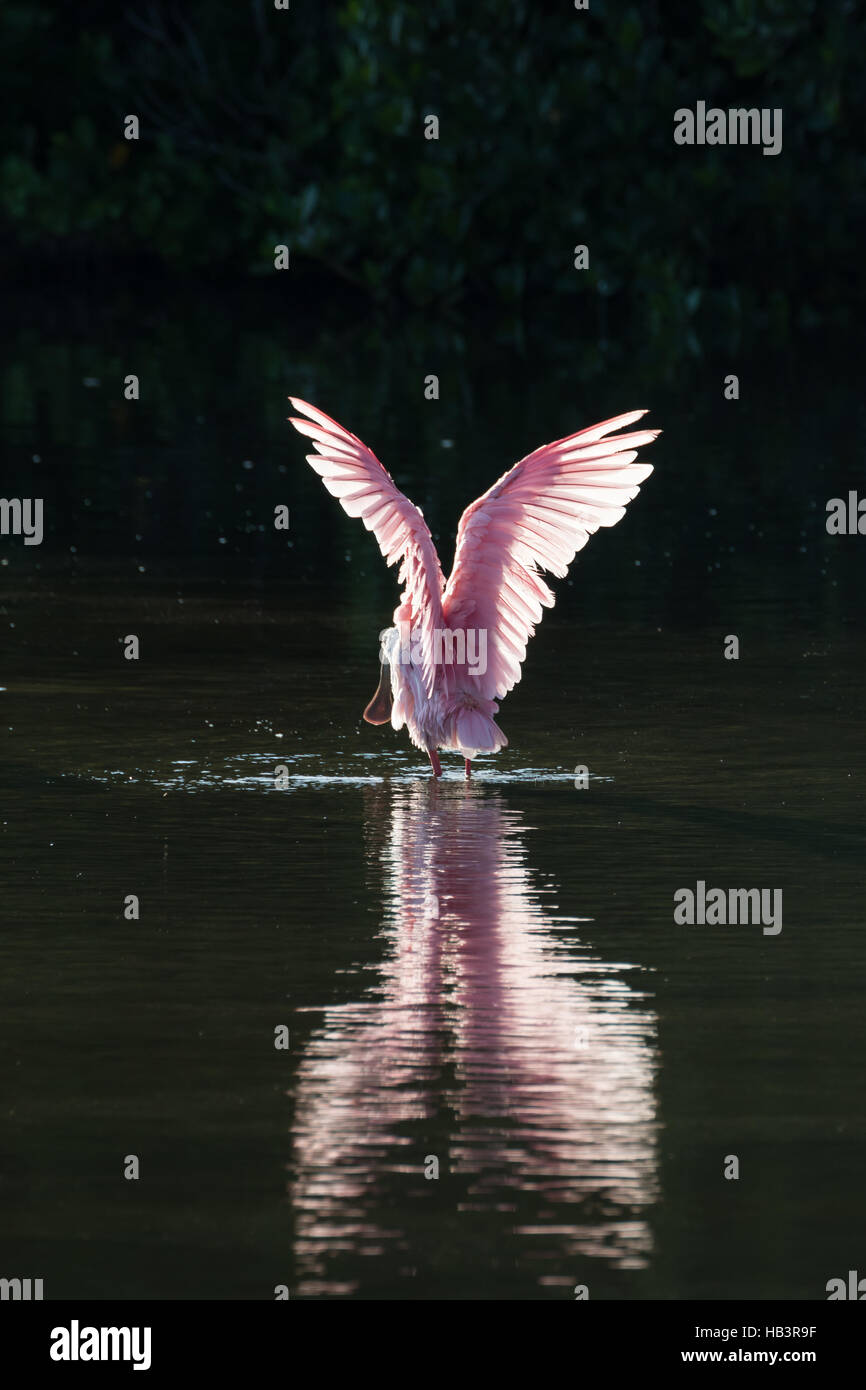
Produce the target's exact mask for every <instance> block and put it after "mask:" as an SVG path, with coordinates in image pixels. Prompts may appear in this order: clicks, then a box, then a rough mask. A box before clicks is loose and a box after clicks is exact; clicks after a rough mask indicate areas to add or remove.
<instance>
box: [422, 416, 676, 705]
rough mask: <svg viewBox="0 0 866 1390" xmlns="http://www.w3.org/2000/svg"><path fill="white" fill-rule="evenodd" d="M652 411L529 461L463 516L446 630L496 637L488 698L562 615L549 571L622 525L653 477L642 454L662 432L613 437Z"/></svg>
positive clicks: (511, 679) (491, 641)
mask: <svg viewBox="0 0 866 1390" xmlns="http://www.w3.org/2000/svg"><path fill="white" fill-rule="evenodd" d="M645 414H646V411H645V410H633V411H630V412H629V413H628V414H626V415H617V416H615V417H614V418H613V419H612V420H605V421H604V422H603V423H602V424H600V425H594V426H593V427H592V428H591V429H586V430H581V431H580V432H579V433H578V434H572V435H568V436H567V437H566V438H565V439H558V440H556V441H555V443H553V444H544V445H542V447H541V448H540V449H536V450H535V452H534V453H532V454H527V456H526V458H524V459H521V461H520V463H517V464H515V465H514V467H513V468H512V469H511V470H510V471H509V472H508V473H505V474H504V475H503V477H501V478H500V479H499V481H498V482H496V483H494V484H493V487H491V488H489V489H488V491H487V492H485V493H484V496H483V497H479V498H478V500H477V502H473V503H472V505H471V506H470V507H467V509H466V511H465V512H464V513H463V516H462V517H461V518H460V526H459V528H458V531H457V549H456V553H455V556H454V569H453V570H452V572H451V576H450V578H449V580H448V584H447V586H446V588H445V593H444V595H443V599H442V608H443V614H444V619H445V626H446V627H448V628H452V629H463V630H464V631H465V630H468V629H471V628H474V629H476V630H480V629H486V631H487V669H486V672H485V674H484V675H483V676H478V677H473V687H474V685H475V684H476V683H477V687H478V694H479V695H480V696H483V697H484V698H486V699H494V700H501V699H502V698H503V696H505V695H507V693H508V691H509V690H511V689H512V687H513V686H515V685H516V684H517V682H518V681H519V680H520V666H521V663H522V662H523V660H524V658H525V656H526V643H527V642H528V640H529V638H530V637H531V636H532V634H533V633H534V631H535V624H536V623H537V622H539V621H540V620H541V616H542V609H543V608H552V607H553V604H554V596H553V594H552V592H551V590H550V589H549V588H548V586H547V584H546V583H545V581H544V580H543V579H542V577H541V573H540V571H541V570H542V569H545V570H549V571H550V573H551V574H555V575H558V576H559V577H560V578H562V577H563V576H564V575H565V574H566V573H567V570H568V566H569V565H570V563H571V561H572V560H573V559H574V556H575V554H576V553H577V551H578V550H581V549H582V548H583V546H585V545H586V542H587V541H588V540H589V537H590V536H591V535H592V533H593V532H594V531H597V530H598V528H599V526H613V525H614V524H615V523H616V522H617V521H619V520H620V518H621V517H622V516H623V515H624V514H625V506H626V503H627V502H630V501H631V500H632V498H634V497H636V496H637V493H638V491H639V486H638V485H639V484H640V483H642V482H643V481H644V479H645V478H648V477H649V475H650V473H652V471H653V470H652V465H651V464H649V463H635V462H634V460H635V458H636V457H637V450H638V449H639V448H640V447H641V445H644V444H650V443H652V441H653V440H654V439H655V438H656V437H657V435H658V434H659V433H660V431H659V430H640V431H635V432H634V433H633V434H621V435H619V436H618V437H617V438H616V439H607V438H605V436H607V435H609V434H611V432H612V431H614V430H618V429H623V428H624V427H625V426H626V425H632V424H634V422H635V421H636V420H639V419H640V418H641V417H642V416H643V415H645Z"/></svg>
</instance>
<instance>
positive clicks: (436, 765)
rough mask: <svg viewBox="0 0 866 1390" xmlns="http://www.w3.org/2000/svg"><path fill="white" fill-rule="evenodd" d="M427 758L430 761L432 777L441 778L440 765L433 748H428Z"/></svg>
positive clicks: (437, 755)
mask: <svg viewBox="0 0 866 1390" xmlns="http://www.w3.org/2000/svg"><path fill="white" fill-rule="evenodd" d="M427 756H428V758H429V759H430V766H431V767H432V769H433V776H434V777H441V776H442V764H441V763H440V761H439V754H438V753H437V752H436V749H435V748H428V749H427Z"/></svg>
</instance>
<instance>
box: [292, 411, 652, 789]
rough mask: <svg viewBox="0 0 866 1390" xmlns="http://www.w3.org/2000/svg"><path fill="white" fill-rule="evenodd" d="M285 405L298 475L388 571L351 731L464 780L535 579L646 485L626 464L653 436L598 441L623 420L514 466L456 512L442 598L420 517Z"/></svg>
mask: <svg viewBox="0 0 866 1390" xmlns="http://www.w3.org/2000/svg"><path fill="white" fill-rule="evenodd" d="M289 399H290V400H291V402H292V405H293V406H294V407H295V409H296V410H298V411H300V413H301V414H302V415H304V416H306V417H307V418H306V419H303V420H302V419H298V418H297V417H296V416H290V417H289V418H290V420H291V423H292V424H293V425H294V427H295V429H296V430H298V431H299V432H300V433H301V434H304V435H307V436H308V437H309V438H310V439H312V441H313V443H314V445H315V447H316V450H317V452H316V453H315V454H308V455H307V462H308V463H311V464H312V466H313V468H315V470H316V472H317V473H318V474H319V475H320V476H321V478H322V481H323V482H324V484H325V487H326V488H327V489H328V491H329V492H330V493H331V495H332V496H334V497H336V498H337V499H338V500H339V502H340V504H341V506H342V507H343V510H344V511H346V512H348V514H349V516H359V517H360V518H361V520H362V521H363V523H364V525H365V526H366V528H367V530H368V531H372V532H373V534H374V536H375V537H376V540H377V541H378V542H379V549H380V550H381V552H382V554H383V555H384V557H385V559H386V561H387V563H388V564H389V565H393V564H396V562H397V561H398V560H399V561H401V565H400V570H399V574H398V579H399V581H400V582H401V583H402V584H403V592H402V595H401V601H400V604H399V605H398V607H397V608H396V609H395V610H394V623H395V626H394V627H390V628H386V629H385V630H384V631H383V632H381V633H380V634H379V660H380V662H381V673H380V680H379V688H378V690H377V691H376V694H375V695H374V696H373V698H372V700H371V701H370V703H369V705H368V706H367V708H366V709H365V710H364V718H365V719H366V721H367V723H368V724H387V723H388V721H389V720H390V721H391V723H392V725H393V726H394V728H395V729H402V727H403V725H404V724H405V725H406V727H407V729H408V731H409V737H410V739H411V740H412V742H413V743H414V744H415V747H416V748H421V749H423V750H424V752H426V753H427V754H428V756H429V758H430V763H431V766H432V768H433V774H434V776H435V777H440V776H441V775H442V768H441V765H440V762H439V751H438V750H440V749H443V750H446V751H448V752H455V753H462V755H463V758H464V762H465V769H466V776H467V777H469V776H470V772H471V764H472V759H473V758H474V757H475V756H476V755H477V754H478V753H496V752H498V751H499V749H500V748H504V747H505V745H506V744H507V742H508V739H507V738H506V737H505V735H504V733H503V732H502V730H501V729H500V728H499V726H498V725H497V724H496V723H495V722H494V719H493V716H494V714H496V713H497V712H498V710H499V705H498V703H497V701H501V700H502V699H503V698H504V697H505V696H506V695H507V694H508V692H509V690H511V689H512V688H513V687H514V686H515V685H516V684H517V682H518V681H519V680H520V665H521V662H522V661H523V660H524V658H525V656H526V643H527V641H528V640H529V638H530V637H531V636H532V634H533V633H534V631H535V624H536V623H537V622H539V621H540V620H541V616H542V608H552V607H553V603H554V596H553V594H552V592H551V590H550V589H549V588H548V586H547V584H546V583H545V581H544V579H543V578H542V576H541V571H542V570H548V571H549V572H550V573H551V574H555V575H557V576H558V577H559V578H560V579H561V578H563V577H564V576H565V575H566V574H567V572H568V566H569V565H570V564H571V561H572V560H573V559H574V557H575V555H576V553H577V551H578V550H581V549H582V548H583V546H585V545H586V542H587V541H588V540H589V537H590V536H591V535H592V533H593V532H594V531H597V530H598V528H599V526H613V525H614V524H615V523H616V522H617V521H619V520H620V518H621V517H622V516H623V515H624V514H625V504H626V503H627V502H630V501H631V500H632V498H634V497H636V496H637V494H638V492H639V490H640V489H639V484H640V483H642V482H643V481H644V480H645V479H646V478H648V477H649V475H650V473H652V471H653V470H652V465H651V464H649V463H635V459H636V458H637V450H638V449H639V448H640V447H641V445H644V444H650V443H652V441H653V440H654V439H655V438H656V437H657V436H658V434H659V433H660V431H659V430H637V431H635V432H633V433H632V434H619V435H617V436H616V437H615V438H610V437H609V436H611V435H612V434H613V432H614V431H615V430H620V429H623V428H624V427H625V426H626V425H633V424H634V422H635V421H636V420H639V419H640V418H641V417H642V416H643V415H645V414H646V411H645V410H631V411H629V412H628V413H627V414H625V415H616V416H614V418H613V419H612V420H605V421H603V422H602V424H600V425H593V426H592V427H591V428H590V429H586V430H580V431H579V432H578V433H577V434H570V435H568V436H567V437H566V438H565V439H558V440H556V441H555V442H554V443H553V444H543V445H542V446H541V448H540V449H536V450H535V452H534V453H531V454H527V456H526V458H524V459H521V460H520V462H519V463H516V464H515V465H514V467H513V468H512V469H510V470H509V472H508V473H504V474H503V476H502V477H501V478H500V479H499V481H498V482H496V483H494V484H493V486H492V487H491V488H488V490H487V492H485V493H484V495H483V496H482V497H479V498H478V500H477V501H475V502H473V503H472V505H471V506H469V507H467V508H466V511H465V512H464V513H463V515H462V517H461V518H460V525H459V526H458V528H457V548H456V552H455V556H454V568H453V570H452V571H451V576H450V578H449V580H448V582H447V584H446V582H445V577H444V575H443V573H442V566H441V565H440V563H439V556H438V555H437V554H436V547H435V546H434V544H433V537H432V536H431V535H430V529H429V527H428V525H427V523H426V521H425V520H424V517H423V515H422V514H421V511H420V509H419V508H418V507H416V506H414V505H413V503H412V502H410V501H409V499H408V497H404V496H403V493H402V492H401V491H400V489H399V488H398V487H397V485H396V483H395V482H394V480H393V478H392V477H391V475H390V473H387V472H386V471H385V469H384V468H383V467H382V465H381V463H380V462H379V460H378V459H377V458H376V455H375V454H374V453H373V452H372V450H371V449H368V448H367V446H366V444H362V443H361V440H360V439H358V438H357V436H356V435H354V434H350V433H349V431H348V430H345V429H343V427H342V425H338V424H337V423H336V421H334V420H332V419H331V418H330V417H329V416H327V415H325V414H324V413H323V412H322V411H321V410H317V409H316V408H315V406H312V405H307V403H306V402H305V401H300V400H297V399H296V398H295V397H294V396H290V397H289Z"/></svg>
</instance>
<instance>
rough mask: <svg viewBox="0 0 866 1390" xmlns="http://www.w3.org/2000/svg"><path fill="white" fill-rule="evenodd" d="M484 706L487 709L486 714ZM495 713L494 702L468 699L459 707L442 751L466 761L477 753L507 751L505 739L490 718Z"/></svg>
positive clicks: (453, 715)
mask: <svg viewBox="0 0 866 1390" xmlns="http://www.w3.org/2000/svg"><path fill="white" fill-rule="evenodd" d="M484 706H489V707H490V708H489V710H488V709H485V708H484ZM497 709H498V706H497V705H496V703H495V701H493V700H478V699H475V698H473V697H471V696H470V697H469V699H468V700H467V701H466V703H462V702H460V703H458V704H457V706H456V708H455V709H454V712H453V714H452V716H451V720H450V725H451V737H450V740H449V741H448V743H446V744H443V747H444V748H448V749H451V750H452V751H453V752H455V753H457V752H459V753H462V754H463V757H464V758H469V759H472V758H475V757H476V756H477V755H478V754H479V753H498V752H499V750H500V748H505V747H506V745H507V743H508V739H507V738H506V737H505V735H504V733H503V732H502V730H501V729H500V727H499V725H498V724H497V723H496V721H495V719H494V718H493V714H494V713H495V712H496V710H497Z"/></svg>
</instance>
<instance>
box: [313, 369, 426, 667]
mask: <svg viewBox="0 0 866 1390" xmlns="http://www.w3.org/2000/svg"><path fill="white" fill-rule="evenodd" d="M289 399H290V401H291V402H292V405H293V406H294V407H295V410H299V411H300V412H301V414H302V415H306V416H308V417H309V418H308V419H306V420H299V419H297V418H296V417H294V416H290V417H289V418H290V421H291V423H292V424H293V425H294V427H295V429H296V430H298V431H299V432H300V433H301V434H305V435H307V436H308V437H309V438H310V439H312V441H313V443H314V445H315V447H316V449H317V451H318V452H317V453H315V454H308V455H307V462H308V463H310V464H312V466H313V468H315V470H316V472H317V473H318V474H319V475H320V477H321V479H322V482H323V483H324V484H325V487H326V488H327V489H328V491H329V492H330V493H331V495H332V496H333V497H336V498H337V499H338V501H339V503H340V505H341V506H342V508H343V510H344V511H345V512H348V514H349V516H359V517H360V518H361V520H362V521H363V523H364V525H365V526H366V528H367V530H368V531H372V532H373V535H374V536H375V537H376V540H377V541H378V542H379V549H380V550H381V552H382V554H383V555H384V557H385V559H386V561H387V562H388V564H389V565H393V564H396V562H397V561H398V560H402V565H401V567H400V571H399V574H398V579H399V581H400V583H401V584H403V585H404V588H403V594H402V604H401V609H400V610H398V611H399V612H400V617H401V620H403V621H406V622H408V623H409V630H410V632H411V634H412V637H413V640H414V641H419V640H420V650H421V655H422V670H423V674H424V684H425V686H426V689H427V694H428V695H431V694H432V693H433V685H434V681H435V676H436V667H435V664H434V637H433V634H434V632H435V630H436V629H437V628H441V627H442V625H443V624H442V591H443V589H444V587H445V580H444V576H443V574H442V566H441V565H440V563H439V556H438V555H437V553H436V547H435V545H434V544H433V537H432V536H431V535H430V528H429V527H428V525H427V523H426V521H425V520H424V518H423V516H422V515H421V512H420V511H419V510H418V508H417V507H416V506H415V505H414V504H413V503H412V502H410V501H409V499H408V497H404V495H403V493H402V492H401V491H400V489H399V488H398V487H397V484H396V483H395V482H394V479H393V478H392V477H391V475H390V473H388V472H386V470H385V469H384V468H383V467H382V465H381V463H380V462H379V460H378V459H377V458H376V455H375V454H374V453H373V451H372V449H368V448H367V446H366V444H363V443H362V442H361V440H360V439H358V438H357V437H356V436H355V435H354V434H350V433H349V431H348V430H344V429H343V427H342V425H338V424H337V423H336V421H335V420H332V419H331V418H330V416H328V415H325V414H324V412H323V411H321V410H317V409H316V408H315V406H312V405H307V403H306V401H301V400H297V399H296V398H295V397H294V396H290V397H289ZM311 422H312V423H311ZM395 618H396V615H395Z"/></svg>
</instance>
